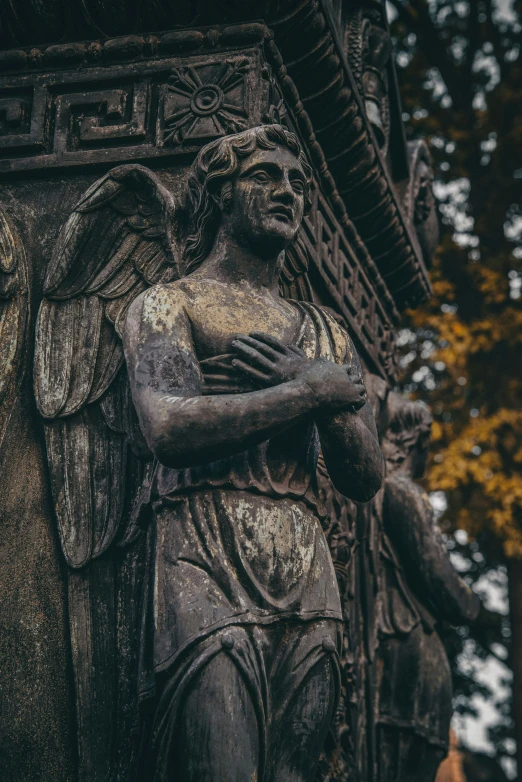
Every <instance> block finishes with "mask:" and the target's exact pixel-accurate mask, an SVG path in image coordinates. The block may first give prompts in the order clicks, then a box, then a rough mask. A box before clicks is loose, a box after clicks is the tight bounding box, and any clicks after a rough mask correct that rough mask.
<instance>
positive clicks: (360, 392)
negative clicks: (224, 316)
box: [232, 332, 367, 411]
mask: <svg viewBox="0 0 522 782" xmlns="http://www.w3.org/2000/svg"><path fill="white" fill-rule="evenodd" d="M232 349H233V350H234V352H235V353H236V354H237V356H238V358H236V359H234V360H233V362H232V363H233V365H234V367H235V368H236V369H239V370H240V371H241V372H243V373H244V374H245V375H247V376H248V377H249V378H251V379H253V380H256V381H257V382H258V383H259V384H260V385H261V386H264V387H266V386H275V385H279V384H280V383H285V382H287V381H289V380H301V381H302V382H303V384H306V385H307V386H308V387H309V388H311V389H312V390H313V392H314V394H315V396H316V399H317V405H318V408H319V409H321V410H329V411H337V410H343V409H352V410H354V411H355V410H359V409H360V408H361V407H363V406H364V404H365V403H366V399H367V397H366V389H365V387H364V383H363V379H362V376H361V375H360V373H359V372H354V371H353V369H352V367H351V366H346V365H342V364H334V363H333V362H332V361H327V360H325V359H309V358H307V356H306V355H305V353H304V352H303V351H302V350H301V349H300V348H298V347H297V346H296V345H285V344H283V343H282V342H281V341H280V340H278V339H276V338H275V337H272V336H270V335H269V334H263V333H260V332H252V333H251V334H250V335H249V336H238V337H237V338H236V339H235V340H234V341H233V342H232Z"/></svg>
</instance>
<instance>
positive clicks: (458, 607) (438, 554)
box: [384, 473, 480, 624]
mask: <svg viewBox="0 0 522 782" xmlns="http://www.w3.org/2000/svg"><path fill="white" fill-rule="evenodd" d="M384 524H385V528H386V531H387V533H388V535H389V536H390V538H391V540H392V541H393V543H394V545H395V547H396V549H397V551H398V552H399V557H400V560H401V564H402V565H403V567H404V570H405V572H406V574H407V576H408V578H409V580H410V584H411V586H412V588H413V589H414V590H415V591H416V593H417V595H418V596H419V598H420V599H421V600H423V601H427V602H428V604H429V606H430V608H431V610H432V611H433V612H434V614H435V615H436V616H437V618H439V619H441V620H442V619H446V620H449V621H450V622H453V623H454V624H459V623H461V622H462V621H464V622H469V621H473V620H474V619H475V618H476V616H477V613H478V610H479V608H480V601H479V599H478V597H477V595H475V594H474V593H473V592H472V591H471V589H470V588H469V587H468V586H467V584H465V583H464V581H463V580H462V579H461V578H460V577H459V575H458V573H457V571H456V570H455V568H454V567H453V565H452V563H451V560H450V558H449V554H448V552H447V550H446V547H445V545H444V542H443V540H442V538H441V535H440V533H439V531H438V529H437V526H436V524H435V519H434V515H433V510H432V508H431V506H430V503H429V499H428V497H427V496H426V494H425V492H423V491H422V489H421V488H420V486H417V484H416V483H414V482H413V481H411V480H410V479H409V478H408V477H407V476H405V475H401V474H400V473H396V474H394V475H391V476H390V477H389V478H388V479H387V480H386V489H385V495H384Z"/></svg>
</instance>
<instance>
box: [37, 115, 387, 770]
mask: <svg viewBox="0 0 522 782" xmlns="http://www.w3.org/2000/svg"><path fill="white" fill-rule="evenodd" d="M310 182H311V170H310V167H309V165H308V163H307V161H306V158H305V156H304V154H303V152H302V150H301V148H300V145H299V142H298V140H297V138H296V137H295V136H294V135H293V134H292V133H290V132H289V131H288V130H287V129H285V128H284V127H282V126H279V125H267V126H262V127H258V128H253V129H250V130H247V131H244V132H242V133H239V134H237V135H233V136H226V137H224V138H222V139H219V140H217V141H214V142H212V143H211V144H208V145H207V146H206V147H204V148H203V149H202V150H201V152H200V153H199V155H198V156H197V158H196V160H195V162H194V164H193V166H192V169H191V172H190V176H189V194H188V207H186V208H185V207H183V208H182V207H181V206H180V205H177V204H176V203H175V202H174V200H173V198H172V196H171V194H170V193H169V192H168V191H167V190H166V189H165V187H164V186H163V185H162V183H161V182H160V180H159V178H158V177H157V176H156V175H155V174H153V173H152V172H151V171H149V170H148V169H145V168H143V167H141V166H137V165H129V166H122V167H120V168H118V169H115V170H114V171H113V172H110V173H109V174H107V175H106V176H105V177H103V178H102V179H101V180H99V181H98V182H96V183H95V184H94V185H93V186H92V187H91V189H90V190H89V191H87V193H86V194H85V196H84V197H83V199H82V200H81V201H80V203H79V204H78V206H77V207H76V209H75V211H74V212H73V214H72V215H71V217H70V218H69V220H68V221H67V223H66V224H65V226H64V228H63V230H62V233H61V234H60V237H59V240H58V243H57V246H56V249H55V252H54V255H53V258H52V260H51V263H50V266H49V269H48V273H47V279H46V284H45V299H44V301H43V303H42V306H41V309H40V313H39V320H38V331H37V350H36V365H35V387H36V396H37V400H38V405H39V409H40V412H41V413H42V415H43V416H44V419H45V428H46V439H47V449H48V456H49V464H50V472H51V478H52V486H53V496H54V501H55V506H56V515H57V519H58V524H59V532H60V539H61V543H62V548H63V552H64V555H65V558H66V560H67V562H68V565H69V574H70V575H69V604H70V626H71V640H72V650H73V661H74V669H75V680H76V697H77V709H78V731H79V749H80V764H81V775H80V778H81V779H85V780H87V779H89V780H90V781H92V780H100V781H101V780H102V779H103V780H104V782H105V780H107V779H121V780H123V779H132V778H133V777H134V778H136V777H137V778H138V779H143V780H145V779H146V780H156V782H160V781H161V782H167V780H183V782H196V781H197V782H245V780H257V782H261V780H263V782H298V781H299V782H305V781H308V782H309V781H310V780H312V779H313V777H314V770H315V766H316V763H317V760H318V758H319V755H320V752H321V749H322V746H323V742H324V739H325V736H326V733H327V731H328V728H329V725H330V722H331V719H332V716H333V714H334V711H335V708H336V699H337V694H338V690H339V684H338V678H339V667H338V650H339V638H340V633H341V622H342V614H341V606H340V600H339V594H338V589H337V585H336V579H335V575H334V569H333V565H332V561H331V558H330V553H329V550H328V546H327V543H326V540H325V537H324V534H323V530H322V526H321V521H322V518H323V511H322V508H321V506H320V502H319V500H318V492H317V489H316V477H315V471H316V461H317V456H318V452H319V449H322V452H323V455H324V460H325V463H326V466H327V468H328V472H329V474H330V477H331V479H332V481H333V483H334V484H335V486H336V487H337V489H338V490H339V491H340V492H341V493H343V494H344V495H345V496H347V497H349V498H351V499H353V500H356V501H363V502H365V501H368V500H370V499H371V498H372V497H373V496H374V495H375V493H376V492H377V491H378V489H379V488H380V486H381V483H382V480H383V459H382V456H381V452H380V449H379V445H378V440H377V435H376V430H375V424H374V420H373V415H372V411H371V408H370V406H369V404H368V402H367V399H366V392H365V388H364V384H363V379H362V375H361V367H360V364H359V360H358V357H357V355H356V352H355V349H354V346H353V344H352V341H351V340H350V338H349V336H348V335H347V334H346V332H345V331H344V330H343V329H342V328H341V327H340V326H339V325H338V324H337V323H336V321H335V320H334V319H333V318H332V317H331V316H330V315H329V314H328V312H326V311H325V310H323V309H321V307H319V306H315V305H313V304H309V303H302V302H301V303H299V302H296V301H291V300H285V299H283V298H281V297H280V295H279V284H278V278H279V274H280V272H281V270H282V268H283V265H284V262H285V250H286V249H287V248H288V247H289V245H290V244H291V243H292V242H293V241H294V240H295V239H296V236H297V233H298V230H299V227H300V224H301V221H302V218H303V215H304V214H305V213H306V210H307V209H308V208H309V206H310V196H309V189H310ZM182 213H183V214H182ZM181 217H183V219H184V221H185V222H186V221H189V222H190V225H191V227H190V231H189V232H188V236H187V238H186V239H185V241H183V242H182V241H181V240H180V239H179V236H180V233H181V230H180V225H182V224H183V220H182V219H181ZM136 414H137V416H136ZM122 671H124V672H125V675H122ZM107 693H109V694H108V695H107ZM122 747H127V748H128V751H126V752H123V751H122Z"/></svg>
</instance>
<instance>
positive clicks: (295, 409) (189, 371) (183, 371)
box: [123, 286, 353, 468]
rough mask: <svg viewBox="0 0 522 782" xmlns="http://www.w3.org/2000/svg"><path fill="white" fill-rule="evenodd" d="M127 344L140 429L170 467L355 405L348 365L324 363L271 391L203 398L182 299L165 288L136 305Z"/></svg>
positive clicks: (201, 459)
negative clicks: (314, 416)
mask: <svg viewBox="0 0 522 782" xmlns="http://www.w3.org/2000/svg"><path fill="white" fill-rule="evenodd" d="M123 342H124V349H125V358H126V361H127V368H128V372H129V378H130V384H131V389H132V397H133V400H134V404H135V407H136V410H137V413H138V417H139V420H140V424H141V428H142V430H143V433H144V435H145V438H146V439H147V442H148V445H149V447H150V448H151V450H152V451H153V452H154V454H155V455H156V457H157V458H158V460H159V461H160V462H161V463H163V464H165V465H167V466H170V467H178V468H181V467H190V466H192V465H196V464H204V463H206V462H208V461H212V460H215V459H217V458H223V457H224V456H227V455H229V454H233V453H238V452H240V451H243V450H245V449H247V448H249V447H251V446H252V445H255V444H257V443H260V442H263V441H265V440H267V439H269V438H270V437H272V436H273V435H275V434H277V433H279V432H281V431H283V430H284V429H286V428H288V427H289V426H292V425H293V424H296V423H298V422H299V421H301V420H304V419H306V418H307V417H309V416H310V415H313V414H315V413H317V412H319V411H323V412H327V411H330V412H332V413H333V412H336V411H338V410H340V409H343V408H345V407H346V406H347V405H348V404H350V403H351V402H352V401H353V400H352V387H351V384H350V383H349V382H348V377H347V374H346V370H345V368H343V367H341V366H339V365H336V364H332V363H331V362H320V361H317V362H309V363H310V366H309V367H308V369H307V371H306V372H303V373H302V374H301V375H300V376H299V377H298V378H296V379H294V380H289V381H286V382H283V383H281V384H279V385H275V386H273V387H271V388H265V389H263V390H260V391H252V392H250V393H242V394H223V395H219V396H202V394H201V380H202V379H201V372H200V368H199V365H198V361H197V358H196V354H195V349H194V344H193V340H192V331H191V324H190V320H189V318H188V315H187V313H186V311H185V308H184V301H183V295H182V293H181V292H180V291H179V290H177V291H176V292H175V293H173V292H172V289H169V288H168V287H166V286H165V287H162V286H157V287H156V288H152V289H151V290H149V291H147V292H146V293H145V294H143V295H142V296H140V297H138V298H137V299H136V301H135V302H134V303H133V304H132V306H131V308H130V310H129V314H128V316H127V320H126V325H125V333H124V339H123Z"/></svg>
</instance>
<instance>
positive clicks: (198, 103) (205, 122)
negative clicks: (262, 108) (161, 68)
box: [163, 57, 250, 145]
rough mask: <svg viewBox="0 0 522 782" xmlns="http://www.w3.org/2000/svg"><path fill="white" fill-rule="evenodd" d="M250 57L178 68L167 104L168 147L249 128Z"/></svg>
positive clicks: (174, 74)
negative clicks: (248, 78)
mask: <svg viewBox="0 0 522 782" xmlns="http://www.w3.org/2000/svg"><path fill="white" fill-rule="evenodd" d="M249 70H250V62H249V60H248V59H247V58H246V57H239V58H235V59H227V60H226V61H225V62H222V61H221V62H219V63H218V62H216V63H210V64H208V63H203V64H200V65H190V66H187V67H181V68H176V69H175V70H174V71H173V73H172V75H171V76H170V78H169V83H168V85H167V88H166V94H165V104H164V127H165V130H164V138H163V143H164V144H171V145H178V144H182V143H183V142H184V141H186V140H197V139H209V138H213V137H215V136H224V135H226V134H227V133H238V132H240V131H241V130H245V129H246V128H247V127H248V111H247V106H246V76H247V74H248V72H249Z"/></svg>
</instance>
